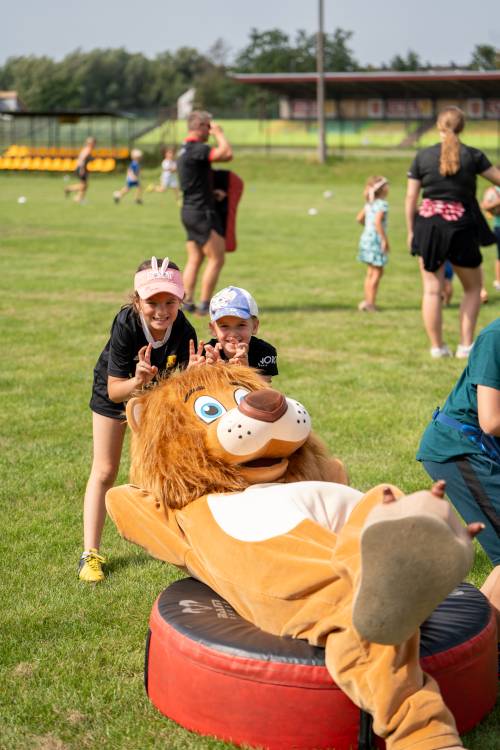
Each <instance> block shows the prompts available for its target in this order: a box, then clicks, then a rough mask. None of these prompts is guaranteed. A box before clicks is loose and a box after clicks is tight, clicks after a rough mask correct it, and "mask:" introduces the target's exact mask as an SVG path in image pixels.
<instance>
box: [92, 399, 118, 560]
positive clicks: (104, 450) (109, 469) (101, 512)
mask: <svg viewBox="0 0 500 750" xmlns="http://www.w3.org/2000/svg"><path fill="white" fill-rule="evenodd" d="M125 428H126V422H125V421H122V420H119V419H111V418H110V417H104V416H102V415H101V414H96V413H95V412H92V431H93V461H92V469H91V471H90V477H89V480H88V482H87V489H86V490H85V498H84V501H83V544H84V549H85V550H89V549H99V545H100V543H101V535H102V529H103V526H104V520H105V518H106V506H105V497H106V492H107V491H108V490H109V489H110V488H111V487H112V486H113V484H114V482H115V479H116V475H117V474H118V469H119V466H120V457H121V453H122V446H123V438H124V435H125Z"/></svg>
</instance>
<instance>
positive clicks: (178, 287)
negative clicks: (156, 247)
mask: <svg viewBox="0 0 500 750" xmlns="http://www.w3.org/2000/svg"><path fill="white" fill-rule="evenodd" d="M168 264H169V259H168V258H165V259H164V261H163V263H162V264H161V268H158V261H157V260H156V258H155V256H154V255H153V257H152V258H151V268H145V269H144V271H137V273H136V275H135V277H134V288H135V291H136V292H137V294H138V295H139V297H140V298H141V299H148V298H149V297H152V296H153V295H155V294H160V293H161V292H169V293H170V294H173V295H174V296H175V297H178V298H179V299H180V300H182V299H184V284H183V283H182V274H181V272H180V271H178V270H177V269H176V268H169V267H168Z"/></svg>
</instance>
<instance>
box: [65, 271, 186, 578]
mask: <svg viewBox="0 0 500 750" xmlns="http://www.w3.org/2000/svg"><path fill="white" fill-rule="evenodd" d="M134 289H135V292H134V295H133V298H132V300H131V302H130V303H129V304H128V305H125V306H124V307H122V308H121V310H120V311H119V312H118V314H117V315H116V317H115V319H114V321H113V324H112V326H111V334H110V338H109V340H108V343H107V344H106V346H105V347H104V349H103V351H102V352H101V355H100V357H99V359H98V361H97V364H96V366H95V368H94V382H93V386H92V397H91V400H90V408H91V409H92V425H93V461H92V469H91V472H90V477H89V480H88V483H87V489H86V492H85V499H84V509H83V529H84V551H83V553H82V556H81V558H80V563H79V566H78V576H79V578H80V579H81V580H82V581H88V582H91V583H97V582H98V581H102V580H103V578H104V572H103V569H102V566H103V563H104V562H105V559H104V557H103V556H102V555H100V554H99V545H100V541H101V534H102V529H103V526H104V520H105V518H106V508H105V504H104V498H105V495H106V492H107V490H108V489H110V488H111V487H112V486H113V484H114V481H115V479H116V475H117V473H118V469H119V466H120V457H121V452H122V445H123V438H124V434H125V426H126V422H125V404H124V402H125V401H127V400H128V399H129V398H130V396H131V395H132V394H133V393H134V392H136V391H138V390H141V389H142V388H144V387H147V386H148V385H149V384H150V383H151V382H152V381H153V380H155V379H156V378H157V377H164V376H166V375H168V373H169V371H171V370H172V369H174V368H175V367H187V366H188V365H189V363H190V357H191V362H192V363H195V362H196V360H197V357H196V354H195V350H196V348H197V337H196V331H195V330H194V328H193V326H192V325H191V324H190V323H189V322H188V321H187V319H186V318H185V316H184V314H183V312H182V311H181V304H182V300H183V298H184V286H183V283H182V274H181V272H180V270H179V268H178V266H177V265H176V264H175V263H172V262H171V261H169V259H168V258H165V259H164V260H162V259H158V260H157V259H156V258H155V257H153V258H151V260H147V261H144V263H141V265H140V266H139V268H138V269H137V272H136V274H135V277H134Z"/></svg>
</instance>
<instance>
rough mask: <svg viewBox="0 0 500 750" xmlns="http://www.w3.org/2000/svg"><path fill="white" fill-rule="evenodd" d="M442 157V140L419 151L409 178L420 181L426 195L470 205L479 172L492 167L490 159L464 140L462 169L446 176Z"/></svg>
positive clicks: (461, 158)
mask: <svg viewBox="0 0 500 750" xmlns="http://www.w3.org/2000/svg"><path fill="white" fill-rule="evenodd" d="M440 156H441V144H440V143H436V144H435V145H434V146H430V147H429V148H424V149H423V150H422V151H419V152H418V154H417V155H416V157H415V159H414V161H413V164H412V165H411V167H410V170H409V172H408V177H411V178H413V179H414V180H420V182H421V183H422V189H423V192H422V195H423V197H424V198H431V199H432V200H445V201H460V202H461V203H464V204H465V205H470V204H471V203H473V201H474V200H475V197H476V175H478V174H481V173H482V172H485V171H486V170H487V169H489V167H491V162H490V160H489V159H488V157H487V156H485V155H484V154H483V152H482V151H479V149H477V148H472V147H471V146H465V145H464V144H463V143H461V144H460V169H459V170H458V172H456V174H453V175H446V176H444V175H442V174H440V172H439V159H440Z"/></svg>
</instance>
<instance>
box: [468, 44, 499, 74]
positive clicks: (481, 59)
mask: <svg viewBox="0 0 500 750" xmlns="http://www.w3.org/2000/svg"><path fill="white" fill-rule="evenodd" d="M469 68H470V69H471V70H496V69H497V68H500V50H496V49H495V47H492V46H491V45H490V44H476V46H475V47H474V50H473V51H472V58H471V61H470V64H469Z"/></svg>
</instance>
